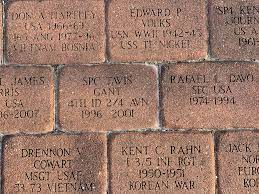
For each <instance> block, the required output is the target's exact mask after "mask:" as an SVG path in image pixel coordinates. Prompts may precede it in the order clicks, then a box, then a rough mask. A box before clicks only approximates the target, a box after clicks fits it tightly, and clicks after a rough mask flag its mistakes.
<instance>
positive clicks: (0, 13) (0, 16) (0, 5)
mask: <svg viewBox="0 0 259 194" xmlns="http://www.w3.org/2000/svg"><path fill="white" fill-rule="evenodd" d="M0 62H1V63H2V62H3V3H2V2H1V3H0Z"/></svg>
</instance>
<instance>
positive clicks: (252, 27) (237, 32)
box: [209, 0, 259, 60]
mask: <svg viewBox="0 0 259 194" xmlns="http://www.w3.org/2000/svg"><path fill="white" fill-rule="evenodd" d="M209 18H210V25H209V28H210V33H211V36H210V39H211V40H210V44H211V54H212V57H214V58H219V59H232V60H243V59H259V27H258V24H259V4H258V1H257V0H235V1H233V0H224V1H221V0H210V1H209Z"/></svg>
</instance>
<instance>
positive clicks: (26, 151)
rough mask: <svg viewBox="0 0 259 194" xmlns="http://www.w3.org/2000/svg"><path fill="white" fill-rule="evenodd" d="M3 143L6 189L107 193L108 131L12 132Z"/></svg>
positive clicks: (31, 191)
mask: <svg viewBox="0 0 259 194" xmlns="http://www.w3.org/2000/svg"><path fill="white" fill-rule="evenodd" d="M3 147H4V150H3V171H2V172H3V173H2V174H3V193H42V194H47V193H85V192H92V193H103V194H104V193H106V187H107V186H106V174H107V173H106V171H107V169H106V137H105V136H104V135H101V134H88V135H83V134H80V135H50V134H49V135H40V136H33V135H30V136H11V137H9V136H8V137H7V138H5V139H4V143H3Z"/></svg>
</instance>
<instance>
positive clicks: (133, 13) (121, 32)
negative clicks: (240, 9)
mask: <svg viewBox="0 0 259 194" xmlns="http://www.w3.org/2000/svg"><path fill="white" fill-rule="evenodd" d="M108 3H109V4H108V31H109V38H108V39H109V54H110V58H111V60H112V61H127V62H128V61H142V62H143V61H175V60H194V59H201V58H205V56H206V55H207V31H206V8H205V7H206V6H205V0H200V1H196V0H183V1H173V2H172V1H171V0H151V1H131V0H109V1H108Z"/></svg>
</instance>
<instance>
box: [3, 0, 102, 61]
mask: <svg viewBox="0 0 259 194" xmlns="http://www.w3.org/2000/svg"><path fill="white" fill-rule="evenodd" d="M6 15H7V27H6V32H7V35H6V36H7V60H8V62H9V63H25V64H78V63H79V64H82V63H95V62H102V61H104V50H105V43H104V42H105V35H104V1H103V0H91V1H84V0H74V1H71V0H59V1H51V0H44V1H38V0H25V1H21V0H11V1H9V3H8V5H7V13H6Z"/></svg>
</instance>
